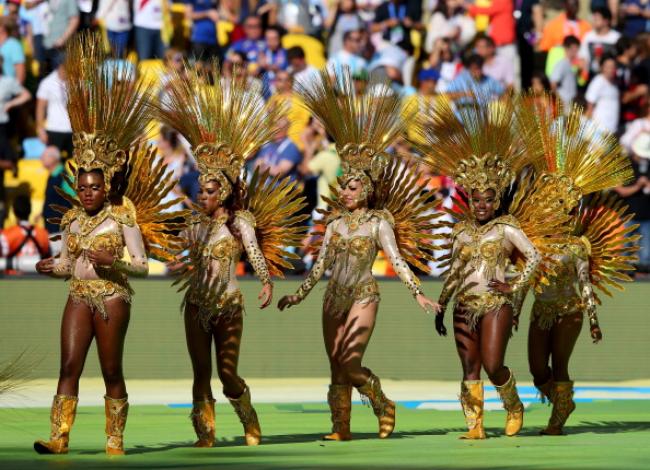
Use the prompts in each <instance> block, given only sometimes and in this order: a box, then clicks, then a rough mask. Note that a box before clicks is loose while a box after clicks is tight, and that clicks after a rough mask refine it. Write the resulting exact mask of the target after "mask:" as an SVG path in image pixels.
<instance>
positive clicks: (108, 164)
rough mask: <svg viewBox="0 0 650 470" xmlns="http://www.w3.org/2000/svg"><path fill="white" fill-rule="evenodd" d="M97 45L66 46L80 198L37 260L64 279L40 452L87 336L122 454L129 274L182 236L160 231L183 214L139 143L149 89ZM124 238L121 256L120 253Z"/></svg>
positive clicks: (64, 403)
mask: <svg viewBox="0 0 650 470" xmlns="http://www.w3.org/2000/svg"><path fill="white" fill-rule="evenodd" d="M101 50H102V42H101V39H99V38H97V37H95V36H92V35H90V34H83V35H80V36H78V37H77V38H75V39H74V40H73V41H72V42H71V44H70V46H69V47H68V50H67V54H66V65H65V66H66V68H67V70H68V73H67V76H68V109H69V112H70V119H71V122H72V127H73V131H74V153H73V161H74V165H73V174H74V183H73V185H74V187H75V188H76V192H77V198H78V199H74V198H69V199H70V200H69V202H70V203H71V204H72V205H73V206H72V209H70V210H68V211H67V212H65V214H64V215H63V218H62V220H61V221H60V224H61V231H62V232H63V243H62V246H63V249H62V253H61V257H60V259H59V260H58V261H55V260H54V259H53V258H49V259H46V260H42V261H40V262H39V263H38V264H37V266H36V268H37V270H38V272H39V273H41V274H46V275H49V276H52V277H59V278H66V279H71V280H70V295H69V297H68V302H67V304H66V306H65V310H64V312H63V320H62V325H61V372H60V375H59V382H58V386H57V392H56V395H55V396H54V402H53V404H52V410H51V415H50V423H51V434H50V439H49V441H36V442H35V443H34V449H35V450H36V451H37V452H38V453H40V454H63V453H67V452H68V441H69V434H70V429H71V427H72V424H73V422H74V419H75V414H76V408H77V401H78V392H79V377H80V376H81V372H82V370H83V366H84V362H85V359H86V355H87V354H88V349H89V348H90V345H91V342H92V340H93V338H95V340H96V344H97V349H98V352H99V361H100V364H101V369H102V375H103V377H104V383H105V385H106V395H105V397H104V398H105V410H106V437H107V441H106V453H107V454H109V455H121V454H124V444H123V432H124V427H125V425H126V418H127V412H128V409H129V404H128V401H127V397H128V396H127V391H126V386H125V383H124V376H123V374H122V353H123V349H124V340H125V337H126V332H127V328H128V325H129V317H130V310H131V308H130V304H131V297H132V295H133V292H132V290H131V288H130V287H129V283H128V276H137V277H143V276H146V275H147V273H148V261H147V259H148V255H151V256H156V257H159V258H169V256H171V255H168V253H169V251H170V250H175V249H177V246H178V242H179V241H180V240H177V239H176V238H175V237H173V236H171V235H168V234H167V233H166V232H167V231H168V230H169V229H170V228H173V227H174V224H172V223H171V222H170V219H172V218H174V217H179V216H181V217H182V216H183V214H182V213H167V214H163V213H161V209H162V206H161V205H160V201H161V200H162V198H163V197H164V196H165V195H166V194H167V192H168V191H169V190H170V189H171V188H172V186H173V184H171V183H170V182H169V180H168V178H164V177H163V174H164V171H165V168H164V167H163V166H162V165H159V164H158V165H156V164H154V159H155V151H154V150H153V149H151V148H145V147H142V146H140V145H138V142H139V140H140V138H141V137H142V133H143V130H144V128H145V126H146V124H147V123H148V121H149V120H150V118H151V113H150V112H149V111H148V98H149V95H148V94H147V93H146V92H145V90H144V89H143V88H142V87H140V86H139V85H136V84H135V82H134V78H135V77H131V76H126V77H125V76H123V75H119V74H120V73H123V71H122V72H120V71H118V70H116V69H113V68H110V67H107V66H106V65H105V64H104V65H102V63H103V59H104V57H103V54H102V52H101ZM118 76H119V77H120V80H118ZM125 174H130V177H129V178H128V180H127V179H126V178H124V175H125ZM125 185H126V187H125ZM62 194H63V193H62ZM125 248H126V251H128V254H129V261H126V260H124V259H123V255H124V249H125Z"/></svg>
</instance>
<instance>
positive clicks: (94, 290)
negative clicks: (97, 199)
mask: <svg viewBox="0 0 650 470" xmlns="http://www.w3.org/2000/svg"><path fill="white" fill-rule="evenodd" d="M61 228H62V230H63V244H62V250H61V257H60V259H59V261H58V263H57V264H56V265H55V266H54V270H53V275H54V276H56V277H64V278H68V277H69V278H71V282H70V297H71V298H72V299H73V300H74V301H77V302H84V303H86V304H87V305H88V306H89V307H90V308H91V309H92V310H93V311H96V312H99V313H100V314H101V315H102V317H103V318H105V319H106V318H108V312H107V311H106V306H105V302H106V301H107V300H111V299H113V298H121V299H123V300H124V301H125V302H128V303H130V302H131V296H132V293H133V292H132V290H131V288H130V286H129V282H128V276H129V275H131V276H137V277H145V276H146V275H147V274H148V273H149V263H148V261H147V254H146V252H145V247H144V242H143V241H142V234H141V233H140V228H139V227H138V225H137V224H136V218H135V208H134V207H133V204H132V203H131V202H130V201H129V200H128V199H126V198H124V202H123V204H122V205H119V206H114V205H111V204H106V205H105V206H104V208H103V209H102V210H101V211H100V212H99V213H98V214H96V215H94V216H90V215H88V214H87V213H86V212H85V211H84V210H83V209H82V208H74V209H71V210H69V211H68V212H67V213H66V214H65V215H64V217H63V220H62V222H61ZM125 247H126V249H127V251H128V253H129V260H124V259H123V257H124V248H125ZM91 250H99V251H103V250H106V251H108V252H110V253H111V254H113V255H115V258H116V261H115V262H114V263H113V265H112V266H106V267H101V266H93V264H92V263H91V262H90V260H89V259H88V257H87V252H88V251H91Z"/></svg>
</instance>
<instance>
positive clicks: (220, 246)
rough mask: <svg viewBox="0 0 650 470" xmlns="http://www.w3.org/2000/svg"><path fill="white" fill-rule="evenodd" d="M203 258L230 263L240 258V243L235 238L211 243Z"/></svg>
mask: <svg viewBox="0 0 650 470" xmlns="http://www.w3.org/2000/svg"><path fill="white" fill-rule="evenodd" d="M203 256H204V257H210V258H212V259H215V260H218V261H228V262H229V261H230V260H234V259H235V258H237V257H239V243H237V241H236V240H235V239H234V237H226V238H222V239H220V240H217V241H216V242H215V243H209V244H208V245H207V246H206V247H205V249H204V251H203Z"/></svg>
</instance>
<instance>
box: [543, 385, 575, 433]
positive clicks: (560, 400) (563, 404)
mask: <svg viewBox="0 0 650 470" xmlns="http://www.w3.org/2000/svg"><path fill="white" fill-rule="evenodd" d="M551 397H552V403H553V411H552V412H551V419H549V421H548V426H547V427H546V429H543V430H542V431H540V434H547V435H551V436H559V435H561V434H562V429H563V428H564V424H565V423H566V421H567V419H569V416H570V415H571V413H573V410H575V409H576V404H575V402H574V401H573V382H555V384H554V385H553V391H552V393H551Z"/></svg>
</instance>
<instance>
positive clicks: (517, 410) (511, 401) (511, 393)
mask: <svg viewBox="0 0 650 470" xmlns="http://www.w3.org/2000/svg"><path fill="white" fill-rule="evenodd" d="M508 370H509V372H510V377H509V378H508V381H507V382H506V383H504V384H503V385H497V386H496V389H497V392H499V396H500V397H501V401H503V408H504V409H505V410H506V412H507V413H508V414H507V416H506V428H505V433H506V436H514V435H515V434H517V433H518V432H519V431H521V427H522V426H523V425H524V405H523V403H521V400H520V399H519V394H518V393H517V382H516V381H515V375H514V374H513V373H512V370H510V369H508Z"/></svg>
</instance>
